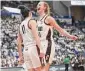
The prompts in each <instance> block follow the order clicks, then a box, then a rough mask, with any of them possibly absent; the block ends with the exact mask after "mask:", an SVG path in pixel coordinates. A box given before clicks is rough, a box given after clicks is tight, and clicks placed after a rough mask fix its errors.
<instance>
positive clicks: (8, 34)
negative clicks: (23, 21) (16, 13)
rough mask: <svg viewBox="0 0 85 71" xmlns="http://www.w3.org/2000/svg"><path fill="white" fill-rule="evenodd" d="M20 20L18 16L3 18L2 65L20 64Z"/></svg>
mask: <svg viewBox="0 0 85 71" xmlns="http://www.w3.org/2000/svg"><path fill="white" fill-rule="evenodd" d="M19 24H20V21H19V19H17V18H6V19H1V34H2V35H1V48H0V49H1V50H0V51H1V67H15V66H17V65H18V52H17V41H16V38H17V32H18V28H19Z"/></svg>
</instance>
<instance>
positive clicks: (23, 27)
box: [22, 25, 25, 34]
mask: <svg viewBox="0 0 85 71" xmlns="http://www.w3.org/2000/svg"><path fill="white" fill-rule="evenodd" d="M22 33H23V34H25V26H24V25H22Z"/></svg>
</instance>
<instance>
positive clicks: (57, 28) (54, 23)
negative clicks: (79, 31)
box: [47, 16, 78, 40]
mask: <svg viewBox="0 0 85 71" xmlns="http://www.w3.org/2000/svg"><path fill="white" fill-rule="evenodd" d="M47 21H48V23H49V24H50V25H51V26H53V27H54V28H55V29H56V30H57V31H58V32H59V33H60V34H62V35H64V36H66V37H68V38H71V39H73V40H76V39H77V38H78V37H76V36H74V35H70V34H69V33H68V32H67V31H65V30H64V29H63V28H61V27H60V26H59V25H58V24H57V22H56V21H55V19H54V18H53V17H51V16H49V17H48V18H47Z"/></svg>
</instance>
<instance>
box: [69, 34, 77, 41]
mask: <svg viewBox="0 0 85 71" xmlns="http://www.w3.org/2000/svg"><path fill="white" fill-rule="evenodd" d="M70 38H71V39H72V40H77V39H78V37H77V36H74V35H71V36H70Z"/></svg>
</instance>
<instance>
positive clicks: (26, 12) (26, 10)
mask: <svg viewBox="0 0 85 71" xmlns="http://www.w3.org/2000/svg"><path fill="white" fill-rule="evenodd" d="M18 9H20V10H21V14H22V16H23V18H24V19H25V18H26V17H28V13H29V11H30V9H28V8H27V7H26V6H24V5H20V6H18Z"/></svg>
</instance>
